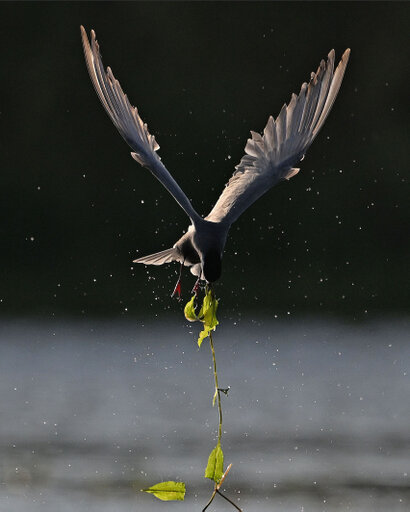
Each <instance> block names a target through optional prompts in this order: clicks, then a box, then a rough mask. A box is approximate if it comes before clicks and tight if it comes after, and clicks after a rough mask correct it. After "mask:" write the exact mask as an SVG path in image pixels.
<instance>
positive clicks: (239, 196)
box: [206, 49, 350, 224]
mask: <svg viewBox="0 0 410 512" xmlns="http://www.w3.org/2000/svg"><path fill="white" fill-rule="evenodd" d="M349 55H350V50H349V49H347V50H346V51H345V52H344V54H343V56H342V58H341V61H340V63H339V65H338V67H337V69H336V71H334V60H335V54H334V51H333V50H332V51H331V52H330V53H329V55H328V59H327V61H326V62H325V61H324V60H322V61H321V63H320V65H319V67H318V69H317V71H316V73H312V74H311V78H310V81H309V83H308V84H307V83H303V84H302V86H301V89H300V92H299V95H298V96H296V94H292V96H291V100H290V102H289V105H286V104H285V105H284V106H283V107H282V109H281V111H280V113H279V115H278V117H277V118H276V120H274V119H273V117H272V116H270V117H269V119H268V122H267V124H266V126H265V129H264V131H263V136H261V135H259V134H258V133H255V132H251V136H252V138H251V139H248V141H247V143H246V146H245V155H244V156H243V157H242V159H241V161H240V163H239V165H237V166H236V171H235V172H234V174H233V176H232V177H231V179H230V180H229V182H228V183H227V185H226V187H225V189H224V191H223V192H222V194H221V196H220V197H219V199H218V201H217V202H216V204H215V206H214V208H213V209H212V211H211V212H210V214H209V215H208V216H207V217H206V220H209V221H211V222H225V223H228V224H232V223H233V222H235V220H236V219H237V218H238V217H239V216H240V215H241V214H242V213H243V212H244V211H245V210H246V209H247V208H248V207H249V206H250V205H251V204H252V203H253V202H254V201H256V200H257V199H258V198H259V197H260V196H262V195H263V194H264V193H265V192H267V191H268V190H269V189H270V188H271V187H273V186H274V185H276V184H277V183H278V182H280V181H283V180H284V179H290V178H291V177H292V176H294V175H295V174H297V173H298V171H299V169H297V168H294V167H293V166H294V165H295V164H297V162H299V161H300V160H301V159H303V157H304V155H305V153H306V151H307V149H308V148H309V146H310V145H311V144H312V142H313V140H314V139H315V137H316V135H317V134H318V133H319V130H320V128H321V127H322V126H323V123H324V122H325V120H326V118H327V116H328V115H329V112H330V110H331V108H332V105H333V103H334V101H335V99H336V96H337V93H338V92H339V89H340V85H341V83H342V80H343V75H344V72H345V70H346V66H347V62H348V60H349Z"/></svg>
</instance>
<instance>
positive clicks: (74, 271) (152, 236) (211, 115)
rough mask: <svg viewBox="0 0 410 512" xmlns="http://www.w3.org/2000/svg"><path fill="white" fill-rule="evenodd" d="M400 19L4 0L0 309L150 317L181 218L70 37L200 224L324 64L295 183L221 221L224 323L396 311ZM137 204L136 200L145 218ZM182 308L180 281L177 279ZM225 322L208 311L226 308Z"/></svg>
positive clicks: (400, 240) (403, 203) (169, 281)
mask: <svg viewBox="0 0 410 512" xmlns="http://www.w3.org/2000/svg"><path fill="white" fill-rule="evenodd" d="M409 12H410V6H409V4H408V3H399V2H389V3H384V2H377V3H371V2H364V3H361V2H348V3H342V2H331V3H327V2H315V3H310V2H303V3H298V2H290V3H285V2H279V3H273V2H272V3H270V2H264V3H257V2H255V3H254V2H252V3H248V2H229V3H224V2H206V3H205V2H204V3H202V2H191V3H184V2H168V3H162V2H150V3H144V2H142V3H132V2H125V3H110V2H104V3H101V2H91V3H85V2H81V3H75V2H70V3H64V2H55V3H48V2H47V3H42V2H30V3H24V2H18V3H8V2H4V3H1V4H0V27H1V31H0V38H1V40H0V48H1V50H0V51H1V65H2V71H1V76H2V80H1V91H2V94H1V97H0V121H1V123H0V129H1V137H0V143H1V148H0V149H1V150H0V159H1V175H0V176H1V178H0V179H1V193H2V200H1V202H0V209H1V252H0V260H1V261H0V263H1V266H0V268H1V296H0V298H1V303H0V305H1V306H0V307H1V313H2V315H4V316H5V315H8V314H28V315H32V314H35V315H46V316H47V317H48V316H52V315H62V314H73V315H92V314H101V315H102V314H103V315H113V316H119V315H134V316H142V315H146V314H147V313H148V312H151V313H152V314H161V315H163V310H164V309H172V310H178V311H180V309H181V307H180V305H178V304H176V303H175V302H172V301H171V300H170V299H169V293H170V291H171V290H172V287H173V285H174V282H175V279H176V272H177V267H176V265H174V266H168V267H167V268H152V269H150V271H149V273H147V270H146V269H144V267H143V266H137V267H136V268H132V264H131V261H132V258H134V257H136V256H137V255H142V254H146V253H150V252H155V251H158V250H161V249H162V248H166V247H168V246H170V245H172V244H173V243H174V242H175V240H176V239H177V237H178V236H180V234H181V233H182V232H183V230H184V229H186V227H187V219H186V218H185V215H184V213H183V212H182V210H180V209H179V207H178V206H177V205H176V203H174V201H173V199H172V198H171V197H170V196H169V195H168V194H167V193H166V191H164V190H163V189H162V188H161V186H160V184H159V183H158V182H157V181H156V180H154V179H153V178H152V176H151V175H150V174H149V172H148V171H146V170H144V169H142V168H140V167H139V166H138V165H137V164H136V163H135V162H134V161H133V160H132V159H131V158H130V156H129V149H128V147H127V146H126V144H125V143H124V142H123V140H122V139H121V138H120V136H119V135H118V134H117V133H116V131H115V129H114V128H113V126H112V125H111V123H110V121H109V120H108V118H107V116H106V114H105V113H104V111H103V109H102V107H101V106H100V104H99V102H98V99H97V97H96V95H95V92H94V91H93V88H92V86H91V83H90V80H89V78H88V74H87V72H86V68H85V64H84V59H83V54H82V48H81V44H80V31H79V26H80V24H84V25H85V27H86V28H87V30H90V29H91V28H94V29H95V30H96V31H97V36H98V39H99V41H100V44H101V47H102V53H103V58H104V63H105V65H110V66H111V67H112V68H113V71H114V73H115V75H116V76H117V78H119V79H120V81H121V83H122V85H123V87H124V89H125V91H126V92H127V93H128V95H129V96H130V99H131V101H132V102H133V103H134V104H135V105H137V106H138V107H139V109H140V112H141V115H142V117H143V119H144V120H145V121H146V122H147V123H148V124H149V126H150V129H151V131H152V132H153V133H154V134H155V135H156V138H157V140H158V141H159V144H160V145H161V149H160V155H161V157H162V159H163V161H164V163H165V164H166V166H167V167H168V169H169V170H170V171H171V172H172V173H173V175H174V176H175V178H176V179H177V181H178V182H179V183H180V184H181V186H182V188H183V189H184V190H185V192H186V193H187V195H188V196H189V197H190V198H192V200H193V203H194V206H195V207H196V208H197V209H198V210H199V211H200V212H201V213H204V214H205V213H207V212H208V211H209V209H210V207H211V205H212V204H213V203H214V202H215V200H216V199H217V197H218V195H219V193H220V191H221V190H222V188H223V186H224V183H225V182H226V181H227V180H228V178H229V176H230V174H231V173H232V171H233V166H234V165H235V164H237V163H238V162H239V160H240V158H241V156H242V155H243V148H244V145H245V142H246V139H247V137H248V136H249V130H251V129H252V130H262V129H263V127H264V125H265V123H266V121H267V118H268V115H269V114H273V115H275V116H276V115H277V114H278V112H279V110H280V108H281V106H282V104H283V102H285V101H286V102H287V101H288V100H289V98H290V93H291V92H292V91H294V92H298V91H299V87H300V85H301V83H302V81H303V80H306V79H308V78H309V73H310V71H312V70H316V68H317V66H318V64H319V61H320V59H321V58H323V57H325V56H326V54H327V52H328V51H329V50H330V49H331V48H335V50H336V52H337V57H339V56H340V55H341V52H342V51H343V50H344V49H345V48H346V47H351V48H352V56H351V62H350V64H349V67H348V70H347V75H346V78H345V82H344V83H343V86H342V89H341V93H340V95H339V97H338V99H337V101H336V104H335V107H334V109H333V112H332V113H331V115H330V118H329V119H328V121H327V123H326V125H325V128H324V129H323V131H322V132H321V134H320V135H319V137H318V139H317V140H316V142H315V143H314V145H313V146H312V148H311V150H310V151H309V153H308V155H307V157H306V158H305V160H304V161H303V162H302V164H301V169H302V170H301V172H300V174H299V175H298V176H297V177H295V178H293V179H292V180H291V181H290V182H289V183H288V184H285V185H282V186H280V187H278V188H276V189H274V190H271V191H270V192H269V193H268V194H266V195H265V196H264V197H263V198H262V199H261V200H259V201H258V202H257V203H256V204H255V205H254V206H253V207H252V208H251V209H250V210H249V211H248V212H247V213H246V214H245V215H243V217H241V219H240V220H239V221H238V222H237V224H235V226H234V228H233V229H232V232H231V237H230V240H229V242H228V245H227V248H226V254H225V257H224V272H223V278H222V281H221V282H220V284H218V288H217V293H218V295H219V296H221V297H222V298H223V311H224V313H225V314H228V315H232V317H233V318H237V317H238V315H239V312H241V313H242V314H246V313H249V314H254V313H258V314H269V315H272V316H273V315H274V314H277V315H283V314H286V313H287V312H290V313H292V314H294V313H298V314H302V313H307V312H308V313H318V312H320V313H329V314H336V315H347V316H348V317H351V318H363V317H365V316H366V315H368V316H369V315H379V314H381V313H382V314H395V313H400V312H406V311H408V308H409V306H410V294H409V291H408V288H409V286H408V285H409V277H410V274H409V248H410V236H409V227H410V226H409V203H410V202H409V192H410V190H409V172H410V171H409V162H408V158H407V153H408V151H407V150H408V146H409V142H408V140H409V127H408V126H409V125H408V84H409V79H410V76H409V64H408V63H409V57H410V56H409V44H408V28H409ZM142 201H143V202H142ZM183 284H184V290H185V298H188V297H189V293H188V291H189V290H190V287H191V286H192V284H193V278H192V276H190V275H188V274H187V276H186V278H185V282H184V283H183ZM221 311H222V310H221Z"/></svg>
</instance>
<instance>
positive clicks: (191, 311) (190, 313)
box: [184, 295, 199, 322]
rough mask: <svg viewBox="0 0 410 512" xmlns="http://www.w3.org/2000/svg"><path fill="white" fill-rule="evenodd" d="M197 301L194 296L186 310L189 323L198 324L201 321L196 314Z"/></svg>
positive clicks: (185, 313)
mask: <svg viewBox="0 0 410 512" xmlns="http://www.w3.org/2000/svg"><path fill="white" fill-rule="evenodd" d="M195 299H196V296H195V295H194V296H193V297H192V299H191V300H190V301H189V302H188V303H187V304H186V306H185V308H184V315H185V318H186V319H187V320H188V322H196V321H197V320H199V318H198V317H197V315H196V313H195Z"/></svg>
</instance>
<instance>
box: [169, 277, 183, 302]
mask: <svg viewBox="0 0 410 512" xmlns="http://www.w3.org/2000/svg"><path fill="white" fill-rule="evenodd" d="M175 295H178V297H177V299H178V300H181V279H178V282H177V284H176V285H175V288H174V291H173V292H172V294H171V297H175Z"/></svg>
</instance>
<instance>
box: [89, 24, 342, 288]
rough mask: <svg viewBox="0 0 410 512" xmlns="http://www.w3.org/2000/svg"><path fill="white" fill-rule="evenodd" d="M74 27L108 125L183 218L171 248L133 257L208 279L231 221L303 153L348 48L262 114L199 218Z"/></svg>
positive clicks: (328, 104) (213, 276) (286, 174)
mask: <svg viewBox="0 0 410 512" xmlns="http://www.w3.org/2000/svg"><path fill="white" fill-rule="evenodd" d="M81 34H82V40H83V47H84V54H85V59H86V63H87V67H88V71H89V74H90V77H91V81H92V82H93V85H94V88H95V90H96V92H97V95H98V96H99V98H100V100H101V103H102V104H103V106H104V108H105V110H106V111H107V113H108V115H109V116H110V118H111V120H112V121H113V123H114V125H115V127H116V128H117V130H118V131H119V132H120V134H121V135H122V137H123V138H124V139H125V141H126V142H127V143H128V145H129V146H130V147H131V148H132V149H133V153H132V157H133V158H134V159H135V160H136V161H137V162H139V163H140V164H141V165H142V166H144V167H146V168H147V169H149V170H150V171H151V172H152V174H153V175H154V176H155V177H156V178H157V179H158V180H159V181H160V182H161V183H162V184H163V185H164V187H165V188H166V189H167V190H168V191H169V192H170V194H171V195H172V196H173V197H174V198H175V200H176V201H177V202H178V203H179V205H180V206H181V207H182V208H183V210H184V211H185V213H186V214H187V215H188V217H189V218H190V220H191V225H190V226H189V228H188V230H187V232H186V233H185V234H184V235H183V236H182V237H181V238H180V239H179V240H178V241H177V242H176V243H175V244H174V246H173V247H172V248H171V249H167V250H165V251H161V252H159V253H156V254H151V255H149V256H145V257H142V258H138V259H136V260H134V261H135V262H137V263H144V264H146V265H162V264H163V263H169V262H171V261H178V262H180V263H183V264H184V265H186V266H189V267H191V272H192V273H193V274H194V275H196V276H198V277H199V278H201V279H205V280H207V281H208V282H213V281H216V280H217V279H219V277H220V274H221V260H222V253H223V250H224V247H225V242H226V238H227V234H228V231H229V228H230V226H231V224H232V223H233V222H235V220H237V218H238V217H239V216H240V215H241V214H242V213H243V212H244V211H245V210H246V209H247V208H248V207H249V206H251V204H253V203H254V202H255V201H256V200H257V199H258V198H259V197H261V196H262V195H263V194H264V193H265V192H267V191H268V190H269V189H270V188H272V187H273V186H274V185H276V184H277V183H279V182H280V181H283V180H288V179H290V178H291V177H292V176H294V175H295V174H297V173H298V172H299V169H298V168H295V167H294V165H296V164H297V163H298V162H299V161H300V160H302V159H303V157H304V155H305V153H306V151H307V149H308V148H309V146H310V145H311V144H312V142H313V140H314V139H315V137H316V135H317V134H318V132H319V130H320V129H321V127H322V126H323V124H324V122H325V120H326V118H327V116H328V115H329V112H330V110H331V108H332V105H333V103H334V100H335V98H336V96H337V93H338V92H339V88H340V85H341V83H342V79H343V75H344V72H345V69H346V66H347V62H348V60H349V55H350V50H349V49H347V50H346V51H345V52H344V54H343V56H342V59H341V61H340V63H339V65H338V66H337V68H336V70H334V60H335V55H334V51H333V50H332V51H331V52H330V53H329V55H328V59H327V61H326V62H325V61H323V60H322V61H321V63H320V65H319V68H318V70H317V72H316V73H312V74H311V78H310V81H309V83H308V84H307V83H304V84H303V85H302V87H301V90H300V93H299V95H297V96H296V95H295V94H292V97H291V100H290V102H289V105H286V104H285V105H283V107H282V110H281V111H280V113H279V115H278V117H277V118H276V120H275V119H274V118H273V117H272V116H270V117H269V119H268V122H267V124H266V126H265V129H264V131H263V135H260V134H259V133H255V132H251V135H252V138H251V139H248V141H247V144H246V146H245V155H244V156H243V157H242V159H241V161H240V163H239V164H238V165H237V166H236V171H235V172H234V174H233V176H232V177H231V179H230V180H229V182H228V183H227V185H226V187H225V189H224V191H223V192H222V194H221V196H220V197H219V199H218V201H217V202H216V204H215V206H214V207H213V209H212V210H211V212H210V213H209V215H208V216H207V217H205V219H202V217H200V216H199V215H198V213H197V212H196V211H195V210H194V208H193V206H192V205H191V203H190V201H189V199H188V198H187V197H186V195H185V194H184V192H183V191H182V190H181V188H180V187H179V185H178V184H177V183H176V181H175V180H174V179H173V178H172V176H171V174H170V173H169V172H168V170H167V169H166V168H165V166H164V165H163V163H162V162H161V159H160V158H159V156H158V154H157V150H158V149H159V145H158V143H157V142H156V140H155V138H154V136H153V135H151V134H150V133H149V131H148V127H147V125H146V124H144V123H143V121H142V119H141V117H140V116H139V113H138V110H137V109H136V108H135V107H133V106H132V105H131V104H130V102H129V100H128V98H127V96H126V95H125V94H124V92H123V91H122V89H121V86H120V84H119V82H118V80H116V79H115V78H114V75H113V73H112V71H111V69H110V68H107V71H105V70H104V67H103V63H102V60H101V55H100V52H99V46H98V43H97V41H96V38H95V33H94V31H91V45H90V43H89V41H88V38H87V35H86V32H85V30H84V28H83V27H81Z"/></svg>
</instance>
